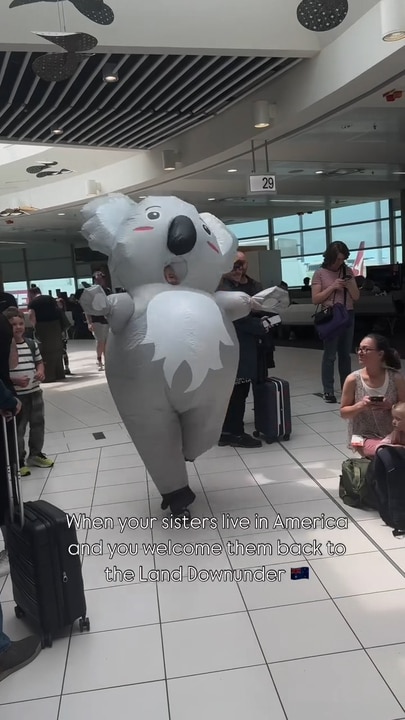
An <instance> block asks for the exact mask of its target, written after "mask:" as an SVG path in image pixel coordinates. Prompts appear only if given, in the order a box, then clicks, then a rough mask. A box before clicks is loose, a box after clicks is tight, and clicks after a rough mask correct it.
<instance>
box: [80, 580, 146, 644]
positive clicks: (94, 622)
mask: <svg viewBox="0 0 405 720" xmlns="http://www.w3.org/2000/svg"><path fill="white" fill-rule="evenodd" d="M86 601H87V614H88V615H89V617H90V632H102V631H105V630H119V629H121V628H131V627H137V626H139V625H153V624H156V623H159V612H158V606H157V597H156V584H155V583H138V584H137V585H136V586H135V585H131V584H128V585H127V584H125V585H116V586H114V587H107V588H103V589H99V590H89V591H88V592H87V595H86ZM78 632H79V630H78V629H77V628H75V633H76V634H77V633H78Z"/></svg>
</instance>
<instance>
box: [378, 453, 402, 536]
mask: <svg viewBox="0 0 405 720" xmlns="http://www.w3.org/2000/svg"><path fill="white" fill-rule="evenodd" d="M372 468H373V480H374V489H375V493H376V496H377V505H378V512H379V513H380V516H381V519H382V520H383V521H384V522H385V524H386V525H388V526H389V527H391V528H394V529H393V531H392V534H393V535H394V536H395V537H397V536H399V535H405V448H402V447H397V446H390V445H381V446H380V447H379V448H377V452H376V454H375V457H374V460H373V463H372Z"/></svg>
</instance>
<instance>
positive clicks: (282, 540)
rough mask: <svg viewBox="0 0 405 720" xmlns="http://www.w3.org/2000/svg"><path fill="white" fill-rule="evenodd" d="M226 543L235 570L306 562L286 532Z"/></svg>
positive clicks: (254, 536)
mask: <svg viewBox="0 0 405 720" xmlns="http://www.w3.org/2000/svg"><path fill="white" fill-rule="evenodd" d="M224 543H225V547H226V550H227V553H228V556H229V561H230V563H231V565H232V567H234V568H248V567H250V568H251V567H257V566H258V565H260V566H262V565H274V566H277V565H279V564H281V565H284V563H286V562H292V560H294V561H296V562H297V564H298V565H299V564H301V562H304V555H303V553H302V552H301V548H300V547H299V546H298V545H297V543H294V540H293V539H292V537H291V535H290V534H289V533H288V532H286V531H285V530H284V531H283V530H281V531H280V530H279V531H278V532H266V533H257V534H254V535H244V536H241V537H232V538H226V539H224ZM309 555H310V553H309ZM304 564H305V563H304Z"/></svg>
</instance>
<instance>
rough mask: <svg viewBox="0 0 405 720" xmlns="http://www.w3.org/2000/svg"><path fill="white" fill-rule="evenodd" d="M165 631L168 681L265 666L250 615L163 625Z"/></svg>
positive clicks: (239, 614)
mask: <svg viewBox="0 0 405 720" xmlns="http://www.w3.org/2000/svg"><path fill="white" fill-rule="evenodd" d="M162 631H163V644H164V653H165V659H166V671H167V677H168V678H175V677H183V676H185V675H195V674H198V673H206V672H213V671H215V670H231V669H233V668H241V667H249V666H250V665H261V664H263V662H264V658H263V655H262V653H261V650H260V647H259V645H258V642H257V640H256V637H255V634H254V632H253V629H252V626H251V624H250V621H249V618H248V615H247V613H235V614H233V615H219V616H217V617H208V618H201V619H199V620H184V621H183V622H174V623H164V624H163V625H162ZM180 647H181V652H179V648H180Z"/></svg>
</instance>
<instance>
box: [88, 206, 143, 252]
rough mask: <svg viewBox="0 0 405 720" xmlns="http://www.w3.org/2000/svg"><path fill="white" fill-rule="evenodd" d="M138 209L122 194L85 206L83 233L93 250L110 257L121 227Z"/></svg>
mask: <svg viewBox="0 0 405 720" xmlns="http://www.w3.org/2000/svg"><path fill="white" fill-rule="evenodd" d="M136 207H137V204H136V202H134V201H133V200H131V198H129V197H127V196H126V195H122V194H120V193H116V194H112V195H107V196H105V197H102V198H97V199H96V200H92V201H91V202H89V203H88V204H87V205H85V206H84V208H82V211H81V212H82V215H83V217H84V218H85V223H84V225H83V227H82V230H81V232H82V235H83V236H84V237H85V238H86V240H88V243H89V245H90V247H91V249H92V250H98V251H99V252H103V253H105V254H106V255H109V254H110V251H111V250H112V249H113V248H114V246H115V244H116V237H117V233H118V230H119V228H120V226H121V225H122V223H123V222H125V221H126V220H127V219H128V218H130V217H131V215H133V214H134V211H135V210H136Z"/></svg>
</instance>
